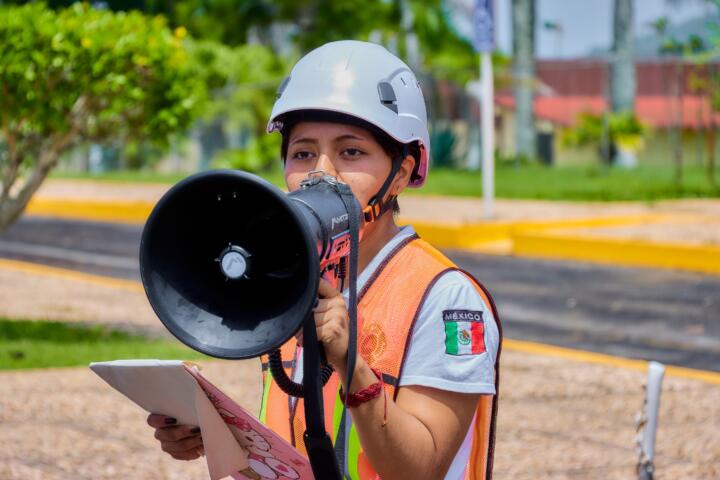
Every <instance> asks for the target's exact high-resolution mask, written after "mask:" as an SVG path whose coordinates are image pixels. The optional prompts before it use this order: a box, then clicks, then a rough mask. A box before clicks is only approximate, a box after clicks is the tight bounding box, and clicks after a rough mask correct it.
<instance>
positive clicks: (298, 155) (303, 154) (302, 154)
mask: <svg viewBox="0 0 720 480" xmlns="http://www.w3.org/2000/svg"><path fill="white" fill-rule="evenodd" d="M311 155H312V153H310V152H308V151H305V150H301V151H299V152H295V153H293V154H292V157H291V158H292V159H293V160H307V159H308V158H310V156H311Z"/></svg>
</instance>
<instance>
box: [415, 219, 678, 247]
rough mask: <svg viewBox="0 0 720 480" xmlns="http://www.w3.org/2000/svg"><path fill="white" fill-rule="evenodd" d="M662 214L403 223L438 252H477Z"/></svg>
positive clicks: (647, 221) (629, 222)
mask: <svg viewBox="0 0 720 480" xmlns="http://www.w3.org/2000/svg"><path fill="white" fill-rule="evenodd" d="M665 218H666V216H665V215H659V214H634V215H617V216H611V217H592V218H573V219H560V220H532V221H531V220H522V221H503V222H500V221H488V222H484V223H440V222H429V221H427V220H413V219H407V218H404V217H402V218H401V220H402V222H403V223H409V224H411V225H413V227H415V231H417V232H418V234H419V235H420V236H421V237H422V238H423V239H425V240H427V241H428V242H430V243H432V244H433V245H435V246H436V247H439V248H458V249H465V250H474V249H478V248H483V247H484V246H485V245H486V244H488V243H495V242H500V241H508V240H512V239H513V238H514V236H515V235H516V234H519V233H522V232H528V231H545V230H551V229H556V228H569V229H571V228H593V227H608V226H621V225H633V224H638V223H652V222H658V221H662V220H663V219H665Z"/></svg>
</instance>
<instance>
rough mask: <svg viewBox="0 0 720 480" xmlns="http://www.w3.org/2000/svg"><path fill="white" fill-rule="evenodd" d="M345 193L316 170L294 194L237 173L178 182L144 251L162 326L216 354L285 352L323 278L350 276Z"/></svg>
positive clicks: (159, 208)
mask: <svg viewBox="0 0 720 480" xmlns="http://www.w3.org/2000/svg"><path fill="white" fill-rule="evenodd" d="M340 187H344V188H347V186H346V185H343V184H339V183H338V182H336V181H335V179H334V178H333V177H328V176H324V175H322V174H321V173H319V174H318V173H315V174H313V175H310V176H309V177H308V179H307V180H305V181H303V183H302V186H301V188H300V189H299V190H297V191H295V192H292V193H289V194H285V193H283V192H282V191H281V190H280V189H278V188H276V187H275V186H273V185H272V184H270V183H268V182H267V181H265V180H263V179H261V178H259V177H256V176H254V175H251V174H249V173H245V172H241V171H236V170H217V171H209V172H202V173H198V174H195V175H192V176H190V177H188V178H186V179H184V180H182V181H181V182H179V183H178V184H176V185H175V186H173V187H172V188H171V189H170V190H169V191H168V192H167V193H166V194H165V195H164V196H163V197H162V198H161V199H160V201H159V202H158V204H157V205H156V206H155V208H154V209H153V211H152V213H151V214H150V217H149V218H148V221H147V223H146V225H145V228H144V230H143V234H142V239H141V245H140V273H141V277H142V282H143V285H144V287H145V292H146V294H147V297H148V299H149V301H150V304H151V305H152V307H153V309H154V310H155V313H156V314H157V316H158V317H159V318H160V320H161V321H162V323H163V324H164V325H165V326H166V327H167V329H168V330H170V332H171V333H172V334H173V335H175V336H176V337H177V338H178V339H179V340H180V341H182V342H183V343H185V344H186V345H188V346H190V347H191V348H193V349H195V350H198V351H200V352H203V353H206V354H208V355H211V356H214V357H220V358H230V359H242V358H251V357H257V356H259V355H262V354H265V353H268V352H271V351H273V350H276V349H278V348H279V347H280V346H281V345H283V344H284V343H285V342H286V341H287V340H289V339H290V338H291V337H292V336H293V335H294V334H295V333H296V332H297V331H298V330H299V329H300V327H301V325H302V323H303V321H304V320H305V319H306V318H307V316H308V315H309V314H311V312H312V308H313V307H314V305H315V302H316V299H317V285H318V280H319V277H320V275H321V274H326V276H327V277H329V278H331V279H335V280H338V277H339V276H340V275H339V274H341V273H342V271H341V270H342V269H340V268H338V264H339V263H340V259H342V258H343V257H345V256H346V255H347V253H348V250H349V248H350V242H349V233H348V232H349V227H348V225H349V215H348V211H347V209H346V207H345V205H344V203H343V201H342V200H341V198H340V196H339V195H338V188H340ZM348 190H349V189H348ZM356 211H358V212H359V211H360V210H359V208H358V209H357V210H356Z"/></svg>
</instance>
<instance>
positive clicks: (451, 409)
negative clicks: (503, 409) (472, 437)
mask: <svg viewBox="0 0 720 480" xmlns="http://www.w3.org/2000/svg"><path fill="white" fill-rule="evenodd" d="M338 373H339V374H340V375H341V377H340V378H343V379H344V378H345V373H346V372H345V371H344V370H342V369H338ZM376 381H377V378H376V377H375V374H374V373H373V372H372V371H371V370H370V367H369V366H368V365H367V364H366V363H365V361H364V360H363V359H362V358H361V357H358V361H357V366H356V368H355V373H354V375H353V385H352V387H351V388H350V390H349V391H350V392H356V391H358V390H361V389H363V388H365V387H367V386H369V385H371V384H373V383H375V382H376ZM343 383H344V382H343ZM343 389H346V386H345V385H344V384H343ZM478 396H479V394H466V393H456V392H448V391H444V390H438V389H435V388H429V387H419V386H411V387H404V388H402V389H401V390H400V392H399V393H398V397H397V402H393V401H392V399H390V398H388V400H387V401H388V403H387V423H386V425H385V427H383V426H382V423H383V416H384V413H385V412H384V408H385V405H384V399H383V397H382V396H380V397H378V398H376V399H374V400H371V401H369V402H366V403H364V404H362V405H360V406H358V407H355V408H352V409H349V410H348V411H349V412H350V414H351V416H352V419H353V423H354V425H355V428H356V429H357V432H358V436H359V437H360V443H361V444H362V446H363V450H364V451H365V454H366V455H367V457H368V459H369V460H370V462H371V463H372V465H373V467H374V468H375V469H376V471H377V472H378V474H379V475H380V476H381V477H382V478H383V479H386V480H392V479H395V478H403V479H407V478H412V479H413V480H421V479H434V480H436V479H438V478H443V477H444V476H445V473H446V472H447V470H448V468H449V467H450V463H451V462H452V460H453V458H454V456H455V453H456V452H457V450H458V448H459V447H460V445H461V444H462V441H463V439H464V438H465V434H466V433H467V430H468V428H469V427H470V423H471V421H472V418H473V414H474V413H475V408H476V406H477V402H478Z"/></svg>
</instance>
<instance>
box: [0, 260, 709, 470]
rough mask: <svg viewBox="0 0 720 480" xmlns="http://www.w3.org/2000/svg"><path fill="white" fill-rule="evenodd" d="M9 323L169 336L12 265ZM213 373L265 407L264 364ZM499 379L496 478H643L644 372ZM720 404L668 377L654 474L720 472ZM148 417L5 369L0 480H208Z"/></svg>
mask: <svg viewBox="0 0 720 480" xmlns="http://www.w3.org/2000/svg"><path fill="white" fill-rule="evenodd" d="M38 292H42V294H38ZM0 316H12V317H15V318H48V319H58V320H74V321H77V320H81V321H86V322H99V323H105V324H113V325H117V326H124V327H128V326H133V327H134V328H140V329H146V330H150V331H156V330H160V328H159V327H158V325H159V322H158V321H157V320H156V319H154V318H153V315H152V312H151V311H150V310H149V307H147V306H146V301H145V298H144V296H143V294H142V293H141V292H133V291H129V290H127V291H119V290H117V289H113V288H109V287H107V286H103V285H99V284H91V283H86V282H84V281H81V280H78V279H62V278H57V277H47V276H40V275H36V274H28V273H21V272H18V271H11V270H4V269H0ZM548 372H552V375H548ZM204 373H205V375H206V376H207V377H208V378H210V379H211V380H212V381H213V382H214V383H216V384H217V385H218V386H219V387H220V388H222V389H223V390H225V391H227V392H228V393H229V394H230V395H231V396H232V397H233V398H235V399H236V400H237V401H238V402H239V403H240V404H242V405H244V406H245V407H246V408H249V409H251V410H253V411H256V410H257V407H258V402H259V397H260V382H259V372H258V364H257V362H256V361H245V362H227V361H214V362H207V363H206V364H205V370H204ZM501 373H502V385H501V403H500V414H499V425H498V442H497V446H496V468H495V474H496V475H495V478H497V479H630V478H634V477H635V474H634V466H635V463H636V458H637V457H636V453H635V447H634V437H635V431H634V417H635V414H636V412H638V411H639V409H640V407H641V404H642V397H643V392H642V384H643V381H644V378H645V374H644V373H642V372H637V371H633V370H626V369H619V368H615V367H610V366H603V365H597V364H588V363H583V362H576V361H569V360H565V359H558V358H554V357H548V356H538V355H531V354H527V353H519V352H513V351H507V352H505V353H503V361H502V370H501ZM718 398H720V387H718V386H717V385H710V384H707V383H703V382H699V381H694V380H686V379H681V378H675V377H669V378H667V379H666V381H665V384H664V390H663V396H662V401H661V416H660V427H659V431H658V443H657V455H658V461H657V474H656V478H657V479H676V478H692V479H716V478H719V477H720V429H718V428H717V425H719V424H720V402H718V401H717V400H718ZM144 418H145V413H143V412H142V411H141V410H140V409H139V408H137V407H135V406H134V405H133V404H131V403H130V402H129V401H127V400H126V399H124V398H123V397H122V396H121V395H120V394H118V393H116V392H115V391H114V390H112V389H111V388H110V387H108V386H107V385H106V384H104V383H103V382H102V381H101V380H100V379H99V378H98V377H96V376H95V375H94V374H92V372H90V371H89V370H88V369H87V368H71V369H48V370H26V371H21V372H0V438H2V439H3V442H2V445H3V447H2V449H0V479H7V480H16V479H17V480H20V479H23V480H27V479H68V478H73V479H110V478H113V479H114V478H132V479H195V478H197V479H204V478H207V473H206V470H205V466H204V463H203V462H201V461H196V462H178V461H174V460H172V459H171V458H169V457H167V456H166V455H165V454H163V453H162V452H161V451H160V450H159V449H158V448H157V445H156V442H155V440H154V439H153V438H152V435H151V432H150V429H149V428H148V427H147V426H145V425H144Z"/></svg>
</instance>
